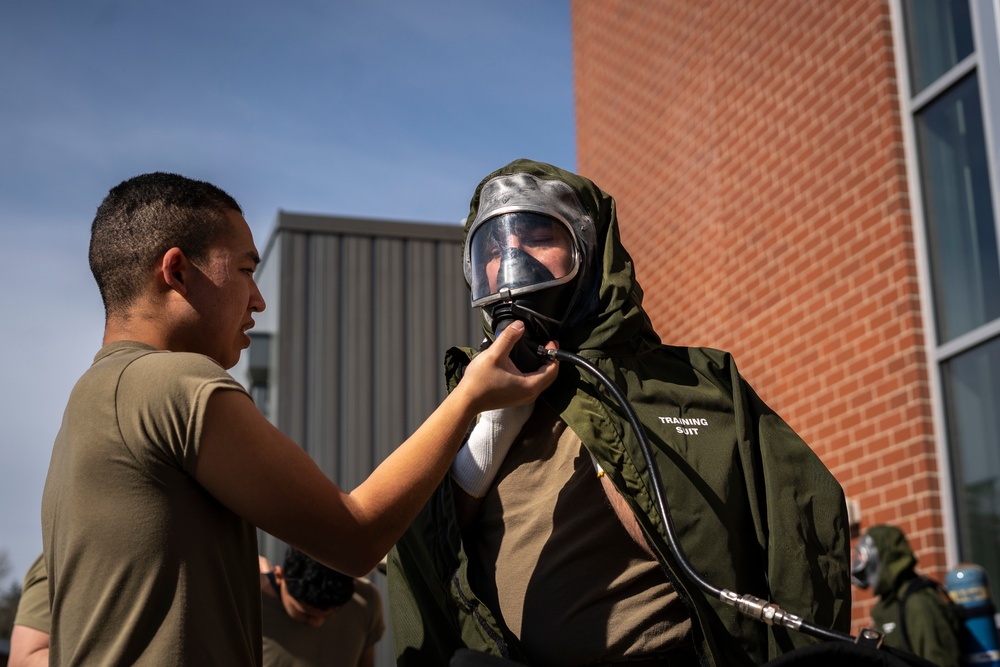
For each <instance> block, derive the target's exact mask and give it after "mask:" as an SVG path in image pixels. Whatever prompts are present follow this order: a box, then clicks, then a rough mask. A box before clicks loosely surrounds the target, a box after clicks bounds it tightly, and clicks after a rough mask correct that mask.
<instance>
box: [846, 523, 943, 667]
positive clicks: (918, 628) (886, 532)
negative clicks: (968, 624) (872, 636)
mask: <svg viewBox="0 0 1000 667" xmlns="http://www.w3.org/2000/svg"><path fill="white" fill-rule="evenodd" d="M916 565H917V556H916V554H914V553H913V549H911V548H910V543H909V541H908V540H907V539H906V535H904V534H903V531H901V530H900V529H899V528H897V527H896V526H887V525H879V526H872V527H871V528H870V529H868V532H866V533H865V534H864V535H863V536H862V537H861V539H860V540H858V544H857V546H855V547H854V553H853V557H852V565H851V581H852V582H853V583H854V585H855V586H857V587H858V588H871V589H872V592H873V593H875V595H876V596H878V601H877V602H876V603H875V607H874V608H873V609H872V621H873V623H874V625H875V626H876V629H878V630H879V631H881V632H883V633H885V644H886V645H887V646H892V647H894V648H901V649H905V650H907V651H910V652H912V653H914V654H915V655H918V656H920V657H922V658H926V659H927V660H930V661H931V662H933V663H934V664H935V665H940V666H941V667H958V665H959V658H960V649H959V641H958V618H957V617H956V615H955V613H954V612H953V611H952V610H951V607H950V606H949V605H948V604H947V602H946V600H945V598H944V597H943V593H942V592H941V591H940V590H939V589H938V588H937V587H936V586H934V585H933V581H932V580H930V579H927V578H925V577H921V576H920V575H918V574H917V572H916Z"/></svg>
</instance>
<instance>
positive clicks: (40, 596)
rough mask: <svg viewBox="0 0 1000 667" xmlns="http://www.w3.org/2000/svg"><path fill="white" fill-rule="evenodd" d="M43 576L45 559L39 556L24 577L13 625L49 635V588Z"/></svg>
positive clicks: (45, 577) (45, 576)
mask: <svg viewBox="0 0 1000 667" xmlns="http://www.w3.org/2000/svg"><path fill="white" fill-rule="evenodd" d="M47 579H48V577H47V575H46V574H45V558H44V556H39V557H38V558H36V559H35V562H34V563H32V564H31V567H29V568H28V571H27V572H26V573H25V575H24V583H23V584H22V585H21V599H20V600H19V601H18V603H17V614H16V615H15V616H14V623H15V625H23V626H25V627H28V628H32V629H34V630H38V631H39V632H44V633H45V634H49V628H50V626H51V617H50V616H49V588H48V585H47V584H46V580H47Z"/></svg>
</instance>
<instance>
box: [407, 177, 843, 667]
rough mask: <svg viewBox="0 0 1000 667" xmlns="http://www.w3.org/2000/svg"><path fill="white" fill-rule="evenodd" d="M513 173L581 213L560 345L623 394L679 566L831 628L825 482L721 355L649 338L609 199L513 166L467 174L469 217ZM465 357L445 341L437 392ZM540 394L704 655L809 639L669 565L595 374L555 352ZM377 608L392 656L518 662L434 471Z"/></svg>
mask: <svg viewBox="0 0 1000 667" xmlns="http://www.w3.org/2000/svg"><path fill="white" fill-rule="evenodd" d="M522 172H523V173H527V174H531V175H533V176H534V177H536V178H539V179H556V180H561V181H563V182H564V183H566V184H568V185H569V186H570V187H571V188H572V189H573V190H574V191H575V193H576V196H578V197H579V200H580V201H579V204H580V205H581V206H582V208H583V210H585V211H586V212H587V216H588V217H589V218H590V220H591V221H592V225H593V228H594V229H593V233H594V236H595V237H596V240H595V241H594V243H595V246H596V247H595V248H593V253H592V256H593V262H594V267H595V269H596V275H597V278H596V280H594V281H593V288H592V289H593V291H594V292H595V293H596V298H591V299H590V300H589V301H587V303H588V306H587V308H588V311H587V313H586V315H585V316H584V317H582V318H580V319H579V320H578V321H577V322H576V323H575V324H574V326H572V327H570V328H568V329H564V330H563V331H561V332H560V333H559V345H560V347H561V348H562V349H564V350H569V351H573V352H576V353H577V354H579V355H581V356H583V357H584V358H586V359H587V360H588V361H590V362H591V363H593V364H595V365H596V366H597V367H598V368H599V369H600V370H602V371H603V372H604V373H605V374H606V375H608V376H609V377H610V378H612V380H613V381H614V382H615V383H616V384H617V385H618V386H619V387H620V388H621V389H622V390H623V391H624V392H625V393H626V394H627V396H628V398H629V400H630V402H631V403H632V405H633V406H634V408H635V410H636V412H637V413H638V415H639V418H640V420H641V421H642V423H643V425H644V426H645V428H646V431H647V433H648V435H649V438H650V442H651V445H652V447H653V449H654V450H655V452H654V454H655V457H656V460H657V467H658V473H659V475H660V476H661V478H662V480H663V486H664V488H665V489H666V494H667V503H668V506H669V510H670V513H671V516H672V519H673V523H674V526H675V531H676V533H677V534H678V535H679V536H680V542H681V546H682V548H683V551H684V552H685V553H686V554H687V557H688V559H689V561H690V563H691V564H692V566H693V568H694V570H695V571H696V572H698V573H699V574H700V575H701V576H702V577H703V578H704V579H705V580H707V581H708V582H710V583H711V584H713V585H714V586H716V587H718V588H723V589H728V590H731V591H734V592H737V593H739V594H746V593H750V594H753V595H756V596H758V597H760V598H764V599H767V600H770V601H772V602H774V603H776V604H778V605H780V606H781V608H782V609H784V610H785V611H786V612H788V613H791V614H796V615H798V616H800V617H802V618H803V619H806V620H809V621H811V622H814V623H816V624H818V625H821V626H825V627H833V628H835V629H837V630H838V631H842V632H846V631H847V630H848V628H849V624H850V583H849V548H850V544H849V537H848V523H847V511H846V507H845V503H844V495H843V491H842V489H841V487H840V485H839V484H838V483H837V481H836V480H835V479H834V478H833V476H832V475H831V474H830V472H829V471H828V470H827V469H826V467H825V466H824V465H823V464H822V462H821V461H820V460H819V458H818V457H817V456H816V455H815V454H814V453H813V451H812V450H811V449H810V448H809V447H808V446H807V445H806V444H805V443H804V442H803V441H802V440H801V439H800V438H799V437H798V436H797V435H796V434H795V433H794V432H793V431H792V429H791V428H790V427H789V426H788V425H787V424H786V423H785V422H784V421H783V420H782V419H781V418H780V417H779V416H778V415H776V414H775V413H774V412H773V411H771V410H770V409H769V408H768V407H767V405H765V404H764V402H763V401H762V400H761V399H760V398H759V397H758V396H757V394H756V393H754V391H753V389H752V388H751V387H750V386H749V385H748V384H747V383H746V381H745V380H744V379H743V377H742V376H741V375H740V373H739V371H738V370H737V368H736V363H735V362H734V360H733V358H732V357H731V356H730V355H729V354H728V353H726V352H722V351H719V350H713V349H707V348H684V347H673V346H667V345H662V344H661V343H660V339H659V337H658V336H657V334H656V332H655V331H654V330H653V327H652V325H651V322H650V320H649V318H648V316H647V315H646V313H645V312H644V311H643V309H642V290H641V288H640V287H639V285H638V283H637V282H636V280H635V275H634V272H633V266H632V260H631V258H630V256H629V254H628V253H627V252H626V250H625V248H624V247H623V246H622V244H621V241H620V239H619V233H618V223H617V218H616V213H615V202H614V199H613V198H612V197H610V196H609V195H607V194H605V193H604V192H602V191H601V190H600V189H599V188H597V187H596V186H595V185H594V184H593V183H592V182H590V181H589V180H587V179H585V178H582V177H580V176H577V175H575V174H572V173H569V172H566V171H563V170H561V169H558V168H556V167H553V166H551V165H547V164H542V163H537V162H531V161H527V160H518V161H515V162H513V163H511V164H509V165H507V166H506V167H503V168H502V169H500V170H498V171H496V172H494V173H493V174H491V175H490V176H488V177H487V178H486V179H484V180H483V181H482V182H481V183H480V185H479V187H478V188H477V190H476V193H475V195H474V196H473V199H472V203H471V210H470V213H469V217H468V220H469V221H470V223H471V221H473V220H475V218H476V214H477V210H478V207H479V204H480V194H481V192H482V190H483V186H484V185H485V184H486V183H487V182H488V181H490V180H491V179H493V178H496V177H498V176H502V175H507V174H516V173H522ZM574 224H575V223H574ZM468 232H469V229H468V225H467V227H466V234H468ZM585 301H586V300H585ZM487 333H488V334H489V329H487ZM471 353H472V351H471V350H460V349H458V348H453V349H452V350H449V352H448V355H447V358H446V361H445V366H446V372H447V375H448V382H449V387H453V386H454V384H455V383H456V382H457V379H458V377H459V375H460V372H461V368H462V367H463V365H464V364H465V363H467V362H468V358H469V355H470V354H471ZM539 400H540V401H542V402H544V403H545V404H547V406H548V407H550V408H551V409H552V410H553V411H554V412H556V413H557V414H559V416H560V418H561V419H562V420H563V421H565V422H566V424H568V426H569V428H571V429H572V430H573V431H574V432H575V434H576V435H577V436H578V437H579V438H580V439H581V440H582V442H583V443H584V444H585V446H586V447H587V449H588V450H589V451H590V453H591V454H592V455H593V456H594V457H595V459H596V460H597V461H598V462H599V463H600V465H601V467H602V468H603V469H604V470H605V471H606V472H607V474H608V475H609V476H610V478H611V480H612V481H613V483H614V485H615V487H616V488H617V489H618V490H619V491H620V492H621V494H622V496H623V497H624V498H625V499H627V501H628V503H629V505H630V507H631V509H632V511H633V512H634V514H635V516H636V518H637V520H638V523H639V525H640V526H641V528H642V530H643V531H644V533H645V535H646V537H647V540H648V542H649V544H650V545H651V547H652V549H653V550H654V552H655V553H656V555H657V557H658V559H659V561H660V562H661V564H662V566H663V568H664V570H665V572H666V575H667V577H668V578H669V579H670V581H671V582H672V583H673V585H674V588H675V589H676V590H677V591H678V592H679V594H680V596H681V598H682V600H683V601H684V602H685V604H686V605H687V607H688V609H689V611H690V613H691V616H692V619H693V633H694V641H695V644H696V646H697V648H698V652H699V654H700V657H701V660H702V662H703V664H706V665H713V666H717V667H739V666H742V665H753V664H761V663H763V662H765V661H767V660H769V659H771V658H773V657H775V656H777V655H780V654H781V653H784V652H786V651H789V650H792V649H794V648H797V647H799V646H803V645H806V644H811V643H814V642H815V641H816V640H814V639H813V638H811V637H808V636H806V635H804V634H801V633H798V632H794V631H791V630H787V629H785V628H780V627H779V628H775V627H772V626H768V625H764V624H762V623H759V622H757V621H754V620H752V619H749V618H746V617H744V616H741V615H739V614H738V613H737V611H736V610H735V609H734V608H733V607H730V606H728V605H725V604H724V603H722V602H720V601H718V600H717V599H715V598H713V597H711V596H708V595H707V594H705V593H704V592H702V590H701V589H699V588H697V587H696V585H695V584H694V583H693V581H691V580H690V579H688V578H686V577H685V576H684V574H683V570H681V569H680V568H679V566H678V565H677V562H676V561H675V559H674V556H673V555H672V554H671V552H670V550H669V548H668V544H667V540H666V538H665V532H664V528H663V525H662V523H661V520H660V518H659V516H658V514H657V511H656V509H655V505H654V500H653V497H652V493H653V492H652V487H651V484H650V476H649V470H648V468H647V466H646V463H645V462H644V459H643V457H642V454H641V450H640V447H639V444H638V441H637V439H636V437H635V435H634V434H633V432H632V430H631V428H630V426H629V424H628V422H627V420H626V418H625V416H624V413H623V412H622V410H621V409H619V408H618V407H617V406H616V405H615V404H614V401H613V400H612V399H611V398H610V397H609V395H608V394H607V393H606V391H605V390H604V389H603V388H599V385H598V382H597V381H596V380H594V379H593V378H592V377H590V376H589V374H586V373H585V372H583V371H579V370H578V369H577V368H576V367H575V366H572V365H571V364H568V363H563V364H561V365H560V372H559V377H558V379H557V380H556V382H555V383H554V384H553V385H552V386H551V387H550V388H549V389H547V390H546V391H545V392H544V393H543V394H542V396H541V397H540V398H539ZM685 419H686V420H698V421H697V422H688V423H698V424H704V426H701V427H700V428H699V429H698V431H699V433H698V435H697V436H696V437H693V436H688V435H683V434H682V433H681V431H682V430H684V429H678V428H676V426H675V424H677V423H685V422H683V421H675V420H685ZM501 585H502V583H501ZM389 603H390V609H391V614H392V619H393V628H394V630H393V631H394V641H395V647H396V653H397V656H398V664H399V665H401V666H403V665H405V666H409V665H421V666H422V665H444V664H447V663H448V660H449V659H450V657H451V656H452V654H453V653H454V652H455V650H457V649H458V648H462V647H470V648H474V649H478V650H481V651H485V652H488V653H491V654H493V655H498V656H504V657H508V658H510V659H513V660H518V661H524V662H526V660H525V658H524V656H523V654H522V652H521V651H520V649H519V647H518V645H517V639H516V638H514V637H512V636H510V635H509V633H506V632H505V631H504V630H503V625H502V623H497V621H496V620H495V614H494V612H493V611H491V610H490V609H488V608H487V607H486V605H485V604H483V602H482V601H481V600H480V598H479V597H478V596H477V595H476V592H475V591H474V590H472V588H471V587H470V585H469V578H468V570H467V557H466V551H465V549H463V545H462V536H461V533H460V531H459V527H458V523H457V519H456V516H455V506H454V501H453V497H452V490H451V485H450V483H449V482H448V481H446V483H445V484H443V485H441V487H440V488H439V490H438V492H437V493H436V494H435V496H434V497H433V498H432V499H431V501H430V502H429V503H428V504H427V506H426V507H425V508H424V509H423V511H422V513H421V515H420V516H419V517H418V519H417V520H416V521H415V522H414V524H413V525H412V526H411V527H410V529H409V530H408V531H407V533H406V534H405V535H404V536H403V538H402V539H401V540H400V541H399V542H398V543H397V545H396V547H395V548H394V550H393V551H392V553H391V554H390V556H389Z"/></svg>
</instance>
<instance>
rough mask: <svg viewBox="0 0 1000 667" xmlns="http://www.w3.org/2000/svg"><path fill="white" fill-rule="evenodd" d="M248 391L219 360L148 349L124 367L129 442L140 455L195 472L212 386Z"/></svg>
mask: <svg viewBox="0 0 1000 667" xmlns="http://www.w3.org/2000/svg"><path fill="white" fill-rule="evenodd" d="M221 389H226V390H235V391H241V392H243V393H246V389H245V388H244V387H243V385H241V384H240V383H239V382H237V381H236V380H235V379H233V377H232V376H231V375H229V373H227V372H226V371H225V369H223V368H222V366H220V365H219V364H218V363H216V362H215V361H214V360H212V359H210V358H209V357H206V356H204V355H200V354H189V353H183V352H169V353H154V354H147V355H144V356H142V357H140V358H138V359H136V360H135V361H134V362H133V363H132V364H130V365H129V367H128V368H127V369H126V370H125V371H124V372H123V373H122V375H121V382H120V385H119V389H118V396H117V399H118V400H117V402H116V404H117V409H118V417H119V421H120V423H121V426H122V436H123V438H124V440H125V444H126V446H127V447H128V448H129V450H130V451H131V452H132V454H133V455H134V456H135V457H136V458H137V459H140V460H141V459H143V458H145V457H147V456H150V455H153V456H157V457H163V458H164V459H165V460H172V461H174V462H176V463H177V465H178V466H179V467H180V468H181V469H183V470H184V471H185V472H187V473H188V474H190V475H194V471H195V468H196V464H197V461H198V447H199V443H200V440H201V431H202V427H203V426H204V421H205V408H206V406H207V405H208V399H209V398H210V397H211V395H212V392H214V391H217V390H221Z"/></svg>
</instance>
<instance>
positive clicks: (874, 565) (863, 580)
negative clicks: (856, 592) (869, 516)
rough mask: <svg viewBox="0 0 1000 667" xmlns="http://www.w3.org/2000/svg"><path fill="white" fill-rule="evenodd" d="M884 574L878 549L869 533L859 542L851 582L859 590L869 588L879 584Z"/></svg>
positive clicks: (853, 559)
mask: <svg viewBox="0 0 1000 667" xmlns="http://www.w3.org/2000/svg"><path fill="white" fill-rule="evenodd" d="M881 573H882V562H881V560H880V559H879V555H878V547H876V546H875V541H874V540H873V539H872V538H871V535H868V534H867V533H866V534H865V535H864V536H863V537H862V538H861V539H860V540H858V543H857V545H856V546H855V547H854V553H853V554H852V558H851V582H852V583H853V584H854V585H855V586H857V587H858V588H869V587H871V586H875V585H876V584H877V583H878V578H879V576H880V575H881Z"/></svg>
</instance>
